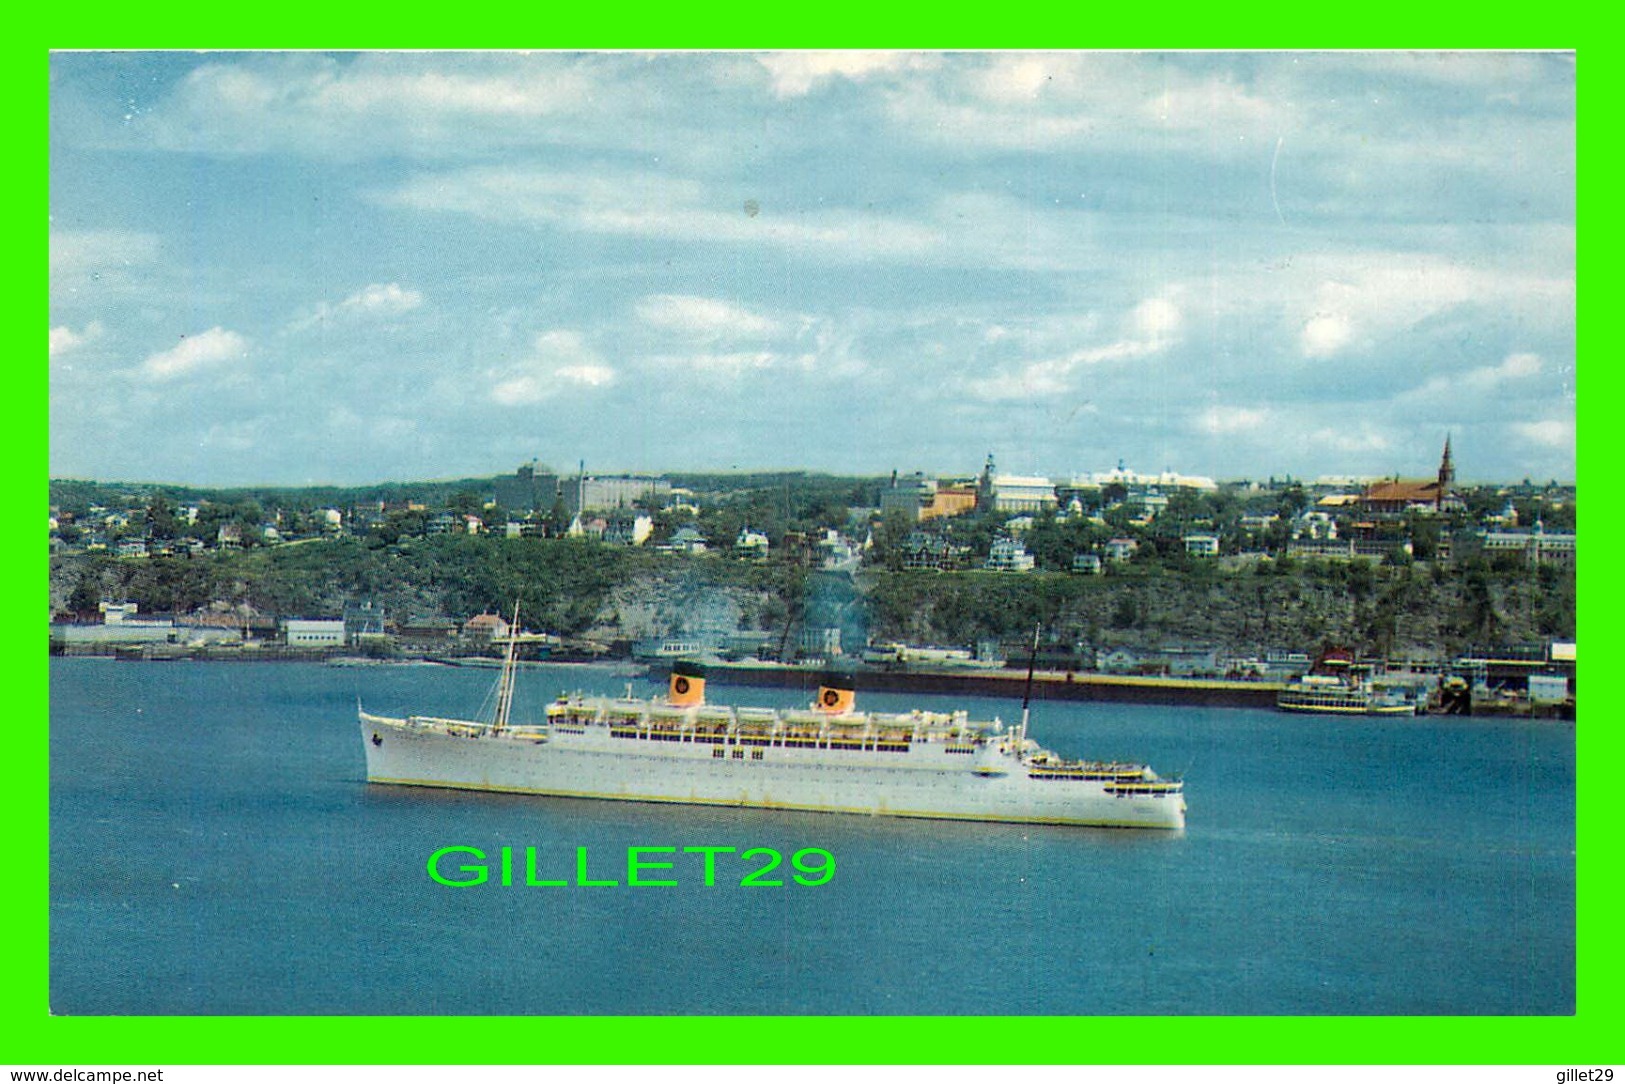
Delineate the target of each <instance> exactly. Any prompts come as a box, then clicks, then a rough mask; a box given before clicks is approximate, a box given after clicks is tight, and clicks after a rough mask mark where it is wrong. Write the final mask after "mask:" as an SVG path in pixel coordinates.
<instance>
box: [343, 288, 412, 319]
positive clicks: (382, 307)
mask: <svg viewBox="0 0 1625 1084" xmlns="http://www.w3.org/2000/svg"><path fill="white" fill-rule="evenodd" d="M421 304H423V295H422V294H420V293H419V292H418V291H416V290H406V289H402V288H401V284H400V283H398V282H390V283H373V284H372V285H371V286H368V287H366V288H364V289H362V290H359V291H357V292H356V293H353V294H351V295H350V296H349V297H347V298H345V299H344V300H343V301H340V302H339V305H338V307H339V311H341V312H363V313H385V314H394V313H401V312H410V311H411V310H413V309H415V308H417V307H418V306H419V305H421Z"/></svg>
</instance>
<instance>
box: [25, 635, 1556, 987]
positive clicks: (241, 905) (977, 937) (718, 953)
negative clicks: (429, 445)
mask: <svg viewBox="0 0 1625 1084" xmlns="http://www.w3.org/2000/svg"><path fill="white" fill-rule="evenodd" d="M494 677H495V675H494V674H493V673H492V672H489V671H479V670H468V669H454V668H448V667H437V666H374V667H356V668H339V667H328V666H321V665H314V664H310V665H307V664H267V663H261V664H252V663H195V662H175V663H136V662H115V661H111V660H105V659H77V658H73V659H53V660H52V662H51V778H52V786H51V1007H52V1010H53V1011H54V1012H56V1013H62V1014H327V1013H336V1014H395V1013H410V1014H462V1013H469V1014H663V1015H668V1014H693V1013H706V1014H712V1013H715V1014H779V1013H794V1014H839V1015H847V1014H926V1015H945V1014H1010V1013H1016V1014H1066V1015H1105V1014H1134V1015H1141V1014H1249V1015H1252V1014H1263V1015H1272V1014H1293V1015H1300V1014H1519V1015H1527V1014H1565V1013H1571V1012H1573V1010H1574V996H1575V994H1574V991H1575V977H1574V973H1575V942H1574V915H1575V904H1574V885H1575V872H1574V870H1575V862H1574V839H1575V828H1574V786H1575V784H1574V780H1575V757H1574V724H1572V723H1550V722H1527V721H1489V720H1477V719H1475V720H1462V719H1455V718H1444V717H1435V718H1420V719H1407V720H1382V719H1369V720H1368V719H1340V718H1321V717H1306V716H1287V715H1281V714H1277V713H1275V712H1270V711H1256V710H1248V709H1226V708H1211V709H1204V708H1174V707H1158V706H1144V705H1115V704H1098V703H1066V702H1056V701H1045V702H1041V703H1039V704H1038V705H1036V707H1035V709H1034V717H1033V724H1032V735H1033V736H1034V737H1035V738H1037V739H1038V740H1039V741H1040V742H1041V743H1042V744H1044V745H1045V746H1047V747H1049V748H1051V749H1054V750H1055V751H1057V752H1060V753H1062V754H1066V755H1071V756H1089V757H1096V758H1102V759H1105V758H1122V759H1134V760H1143V761H1146V762H1149V763H1150V764H1152V765H1153V766H1154V767H1156V768H1157V769H1158V770H1159V771H1161V772H1162V773H1163V774H1168V773H1170V772H1179V771H1183V772H1185V773H1186V778H1187V800H1188V802H1189V806H1190V811H1189V824H1188V827H1187V829H1186V830H1185V831H1184V832H1182V833H1164V832H1141V831H1123V830H1106V829H1077V828H1046V827H1036V828H1035V827H1029V826H1013V825H993V824H964V823H955V822H931V821H905V820H894V819H887V818H867V817H851V816H838V815H828V814H811V813H786V812H768V811H756V810H733V809H715V808H704V807H681V806H661V805H639V804H634V803H620V802H595V801H586V800H571V799H549V798H536V797H525V796H510V795H495V794H478V793H459V792H453V791H434V790H420V789H408V788H396V787H382V786H369V785H368V784H366V783H365V782H364V774H365V773H364V765H363V757H362V751H361V746H360V736H359V731H358V728H357V727H356V725H355V721H354V719H355V708H356V703H357V700H358V698H359V699H360V700H362V701H364V702H365V704H366V706H367V707H368V708H369V709H370V710H375V711H378V712H381V713H384V714H406V713H418V714H443V715H450V716H459V717H468V716H470V715H472V714H473V713H475V712H477V711H478V710H479V707H480V705H481V703H482V702H483V701H485V700H486V698H487V697H488V694H489V692H490V688H491V686H492V684H493V683H494ZM627 681H628V679H627V678H626V677H623V676H617V675H616V674H615V673H613V672H612V671H610V670H608V669H604V668H593V667H573V666H535V667H527V668H526V670H525V673H524V676H523V678H522V681H521V692H520V697H521V700H520V702H519V705H518V706H517V707H516V709H515V721H516V722H520V721H524V716H525V714H526V705H527V704H528V705H529V706H530V707H531V708H532V709H533V710H536V711H539V709H540V705H541V704H542V703H544V702H545V701H546V700H547V699H550V698H551V697H552V696H553V695H555V694H557V693H558V692H560V691H564V690H572V691H573V690H576V689H581V690H584V691H587V692H611V693H620V692H623V691H624V689H625V687H626V684H627ZM632 684H633V689H634V692H636V693H637V694H639V695H649V694H651V693H653V692H654V691H655V689H656V687H655V686H654V685H653V684H652V683H650V682H647V681H644V680H633V682H632ZM711 693H712V699H713V700H719V701H726V702H734V703H748V704H771V705H779V706H791V705H793V704H798V703H801V702H802V701H803V700H804V696H803V694H799V693H794V692H784V691H780V690H757V689H742V688H737V687H731V688H726V689H724V688H713V689H712V690H711ZM860 706H867V707H871V708H876V709H891V710H897V709H907V708H912V707H926V708H931V709H934V710H946V709H950V708H955V707H966V708H969V709H971V713H972V715H973V717H988V716H993V715H996V714H1003V715H1004V716H1005V718H1007V719H1009V718H1012V717H1014V716H1016V715H1019V710H1020V709H1019V705H1012V704H1010V703H1006V702H1000V701H991V700H976V699H962V700H954V699H949V698H944V697H924V696H914V697H905V696H902V695H895V694H894V695H881V694H875V695H872V696H861V695H860ZM448 846H461V847H472V848H477V849H480V850H481V851H484V852H486V853H487V854H488V855H489V856H490V858H491V860H492V870H493V872H492V875H491V878H490V881H488V882H487V883H486V884H483V885H479V886H476V887H470V888H449V887H446V886H444V885H441V884H437V883H436V882H435V881H433V880H432V879H431V878H430V877H429V876H428V875H427V872H426V869H425V864H426V861H427V860H428V858H429V856H430V855H431V854H432V853H433V852H435V851H436V850H438V849H440V848H443V847H448ZM504 846H506V847H509V848H511V849H512V853H513V854H514V855H515V860H514V869H515V881H516V883H515V884H514V885H512V886H509V887H504V886H502V885H500V884H498V883H496V882H497V880H498V877H497V875H496V873H495V859H496V856H497V854H498V852H499V849H500V848H502V847H504ZM527 846H528V847H534V848H536V851H535V854H536V863H537V877H538V878H539V879H559V880H567V881H574V880H575V879H577V862H578V861H582V859H581V858H580V855H579V854H578V848H585V855H586V857H585V859H584V861H585V863H586V872H587V878H586V879H593V880H615V881H618V882H619V883H618V884H616V885H613V886H609V885H601V886H577V885H575V884H569V885H566V886H563V887H556V886H548V887H537V886H529V887H527V886H524V885H523V884H522V881H523V879H524V876H523V874H524V858H523V855H524V848H525V847H527ZM630 847H676V848H679V849H681V848H684V847H733V848H735V852H734V853H731V854H730V853H729V852H721V851H719V852H715V854H716V858H715V859H714V861H715V863H716V865H715V870H716V875H715V881H716V883H715V884H714V885H710V886H707V885H706V884H705V883H704V877H703V869H702V860H701V859H700V858H699V857H697V856H695V855H692V854H691V855H687V856H684V855H683V854H682V853H681V851H680V850H679V852H678V853H677V854H675V855H672V854H658V853H652V854H650V855H648V856H646V859H647V860H656V859H664V860H667V861H673V862H674V868H673V869H671V870H659V869H655V870H653V871H650V872H647V873H646V874H645V878H646V879H668V878H669V879H675V880H677V881H678V882H679V883H678V884H677V885H676V886H670V887H646V886H631V885H629V884H627V877H626V854H627V849H628V848H630ZM752 848H769V849H772V850H775V851H777V852H778V853H780V854H781V855H783V856H784V858H785V864H784V866H783V867H781V869H780V870H778V871H776V872H775V873H773V874H770V875H769V877H767V878H764V879H782V880H784V881H785V882H786V883H785V884H784V885H783V886H778V887H774V886H752V887H741V886H740V884H739V880H740V878H741V876H742V875H744V874H746V873H748V872H749V871H750V870H751V869H753V868H755V867H757V866H759V865H761V864H763V862H765V861H766V860H767V859H766V858H762V857H758V858H756V859H753V860H752V861H751V862H750V863H749V864H746V863H743V862H741V861H739V859H738V854H740V853H742V852H744V851H746V850H749V849H752ZM803 848H820V849H822V850H824V851H827V852H829V853H830V854H831V855H833V856H834V857H835V861H836V873H835V876H834V877H833V879H831V880H830V881H829V883H827V884H824V885H818V886H812V887H807V886H802V885H798V884H795V883H794V880H793V878H792V877H790V876H787V874H793V872H794V871H793V870H792V869H790V867H789V858H790V856H791V855H792V854H793V853H795V852H797V851H799V850H802V849H803ZM454 865H455V862H454V863H451V866H454ZM448 868H450V866H448Z"/></svg>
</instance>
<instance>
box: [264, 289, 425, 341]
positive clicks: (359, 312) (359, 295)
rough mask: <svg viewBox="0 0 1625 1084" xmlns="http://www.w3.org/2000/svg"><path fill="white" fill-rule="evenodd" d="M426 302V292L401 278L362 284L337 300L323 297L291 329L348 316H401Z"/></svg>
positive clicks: (312, 325)
mask: <svg viewBox="0 0 1625 1084" xmlns="http://www.w3.org/2000/svg"><path fill="white" fill-rule="evenodd" d="M422 304H423V294H422V293H420V292H418V291H417V290H409V289H406V288H404V287H403V286H401V284H400V283H398V282H389V283H377V282H375V283H373V284H371V285H369V286H365V287H362V288H361V289H360V290H357V291H356V292H355V293H353V294H351V295H350V296H349V297H347V298H345V299H344V300H343V301H340V302H338V303H337V304H334V303H331V302H327V301H320V302H317V304H316V308H315V310H314V311H313V312H311V313H310V315H308V316H302V317H300V318H299V319H297V320H295V321H294V322H293V323H292V324H290V325H289V327H288V330H289V331H296V332H297V331H306V330H308V329H310V328H312V327H315V326H317V325H318V324H323V323H329V322H332V321H335V320H345V319H385V318H388V317H391V316H402V315H404V314H406V313H408V312H411V311H412V310H413V309H415V308H418V307H419V306H421V305H422Z"/></svg>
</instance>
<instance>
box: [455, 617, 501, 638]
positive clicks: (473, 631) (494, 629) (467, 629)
mask: <svg viewBox="0 0 1625 1084" xmlns="http://www.w3.org/2000/svg"><path fill="white" fill-rule="evenodd" d="M507 635H508V623H507V622H506V621H504V620H503V619H502V617H501V616H500V615H499V614H478V615H476V616H474V617H471V618H469V619H468V620H467V621H465V622H463V639H465V640H476V641H479V642H482V643H487V644H489V643H490V642H491V641H493V640H502V639H505V638H506V637H507Z"/></svg>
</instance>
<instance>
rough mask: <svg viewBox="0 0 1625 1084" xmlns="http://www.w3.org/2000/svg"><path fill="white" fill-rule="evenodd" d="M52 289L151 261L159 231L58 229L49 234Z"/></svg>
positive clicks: (156, 253) (155, 251)
mask: <svg viewBox="0 0 1625 1084" xmlns="http://www.w3.org/2000/svg"><path fill="white" fill-rule="evenodd" d="M50 251H51V257H50V258H51V280H52V286H53V289H55V288H60V287H63V286H66V285H68V284H69V283H70V281H71V280H73V279H79V278H95V277H97V276H100V275H102V274H105V273H107V272H110V271H125V270H129V269H132V268H136V267H141V266H144V265H147V264H151V263H153V262H154V261H156V260H157V258H158V235H157V234H154V233H147V232H144V231H142V230H57V231H52V233H51V237H50Z"/></svg>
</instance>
